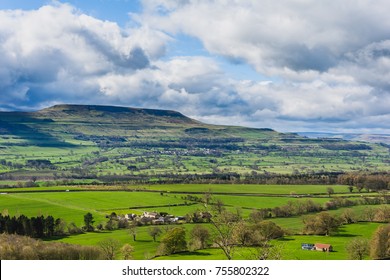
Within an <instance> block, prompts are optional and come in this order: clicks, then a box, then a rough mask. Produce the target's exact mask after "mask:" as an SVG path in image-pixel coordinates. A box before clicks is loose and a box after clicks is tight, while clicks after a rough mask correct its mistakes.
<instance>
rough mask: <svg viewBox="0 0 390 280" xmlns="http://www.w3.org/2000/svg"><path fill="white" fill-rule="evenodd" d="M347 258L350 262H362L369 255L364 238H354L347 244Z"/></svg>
mask: <svg viewBox="0 0 390 280" xmlns="http://www.w3.org/2000/svg"><path fill="white" fill-rule="evenodd" d="M346 249H347V252H348V257H349V259H351V260H362V259H364V258H365V257H366V256H368V253H369V246H368V240H367V239H364V238H354V239H352V240H351V242H349V243H348V245H347V247H346Z"/></svg>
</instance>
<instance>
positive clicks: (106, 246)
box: [99, 238, 120, 260]
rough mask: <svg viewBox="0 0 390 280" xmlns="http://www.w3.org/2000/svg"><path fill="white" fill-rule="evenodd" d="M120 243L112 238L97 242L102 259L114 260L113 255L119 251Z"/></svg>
mask: <svg viewBox="0 0 390 280" xmlns="http://www.w3.org/2000/svg"><path fill="white" fill-rule="evenodd" d="M119 246H120V243H119V241H118V240H116V239H113V238H106V239H104V240H102V241H100V242H99V247H100V248H101V249H102V252H103V256H104V259H106V260H113V259H115V253H116V251H117V250H118V249H119Z"/></svg>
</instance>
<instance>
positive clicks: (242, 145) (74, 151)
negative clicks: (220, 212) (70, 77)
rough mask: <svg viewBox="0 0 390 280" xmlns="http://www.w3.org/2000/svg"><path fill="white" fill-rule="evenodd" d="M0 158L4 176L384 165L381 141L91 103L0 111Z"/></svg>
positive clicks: (301, 170)
mask: <svg viewBox="0 0 390 280" xmlns="http://www.w3.org/2000/svg"><path fill="white" fill-rule="evenodd" d="M0 158H1V161H0V173H1V179H2V180H3V181H4V180H8V181H14V180H28V179H30V178H32V177H34V178H38V179H42V180H49V179H53V178H54V179H64V178H65V179H75V178H79V179H85V178H92V179H96V180H106V179H107V178H111V179H112V178H122V177H125V178H132V177H134V178H140V177H141V178H143V180H146V179H145V178H147V180H158V179H159V178H161V177H180V178H187V177H188V176H195V175H196V176H199V175H202V174H203V175H207V174H209V175H210V174H214V175H215V174H233V175H234V174H236V175H234V176H233V177H235V178H238V177H239V176H241V178H244V177H250V176H259V175H269V174H290V175H291V174H294V175H298V174H321V173H332V172H333V173H342V172H349V171H359V170H360V171H372V172H373V171H375V172H376V171H387V170H389V169H390V166H389V163H390V161H389V148H388V146H386V145H384V144H374V143H363V142H352V141H345V140H341V139H330V138H316V139H310V138H307V137H304V136H299V135H297V134H293V133H290V134H289V133H287V134H286V133H278V132H276V131H274V130H272V129H268V128H264V129H255V128H245V127H235V126H217V125H209V124H204V123H201V122H199V121H196V120H193V119H191V118H188V117H186V116H184V115H183V114H181V113H179V112H175V111H167V110H152V109H137V108H125V107H114V106H95V105H56V106H53V107H50V108H46V109H43V110H40V111H36V112H0ZM186 176H187V177H186Z"/></svg>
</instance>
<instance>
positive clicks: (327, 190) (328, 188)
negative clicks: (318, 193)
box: [326, 187, 334, 197]
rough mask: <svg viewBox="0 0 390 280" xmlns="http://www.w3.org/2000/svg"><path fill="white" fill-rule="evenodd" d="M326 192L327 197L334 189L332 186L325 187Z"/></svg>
mask: <svg viewBox="0 0 390 280" xmlns="http://www.w3.org/2000/svg"><path fill="white" fill-rule="evenodd" d="M326 193H327V194H328V195H329V197H330V196H331V195H332V194H334V189H333V188H332V187H327V188H326Z"/></svg>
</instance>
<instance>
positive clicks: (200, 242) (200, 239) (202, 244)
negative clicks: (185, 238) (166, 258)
mask: <svg viewBox="0 0 390 280" xmlns="http://www.w3.org/2000/svg"><path fill="white" fill-rule="evenodd" d="M190 237H191V241H190V245H191V247H193V249H195V250H198V249H204V248H206V247H207V241H208V240H209V238H210V233H209V231H208V229H207V228H205V227H204V226H202V225H196V226H194V227H193V228H192V230H191V232H190Z"/></svg>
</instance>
